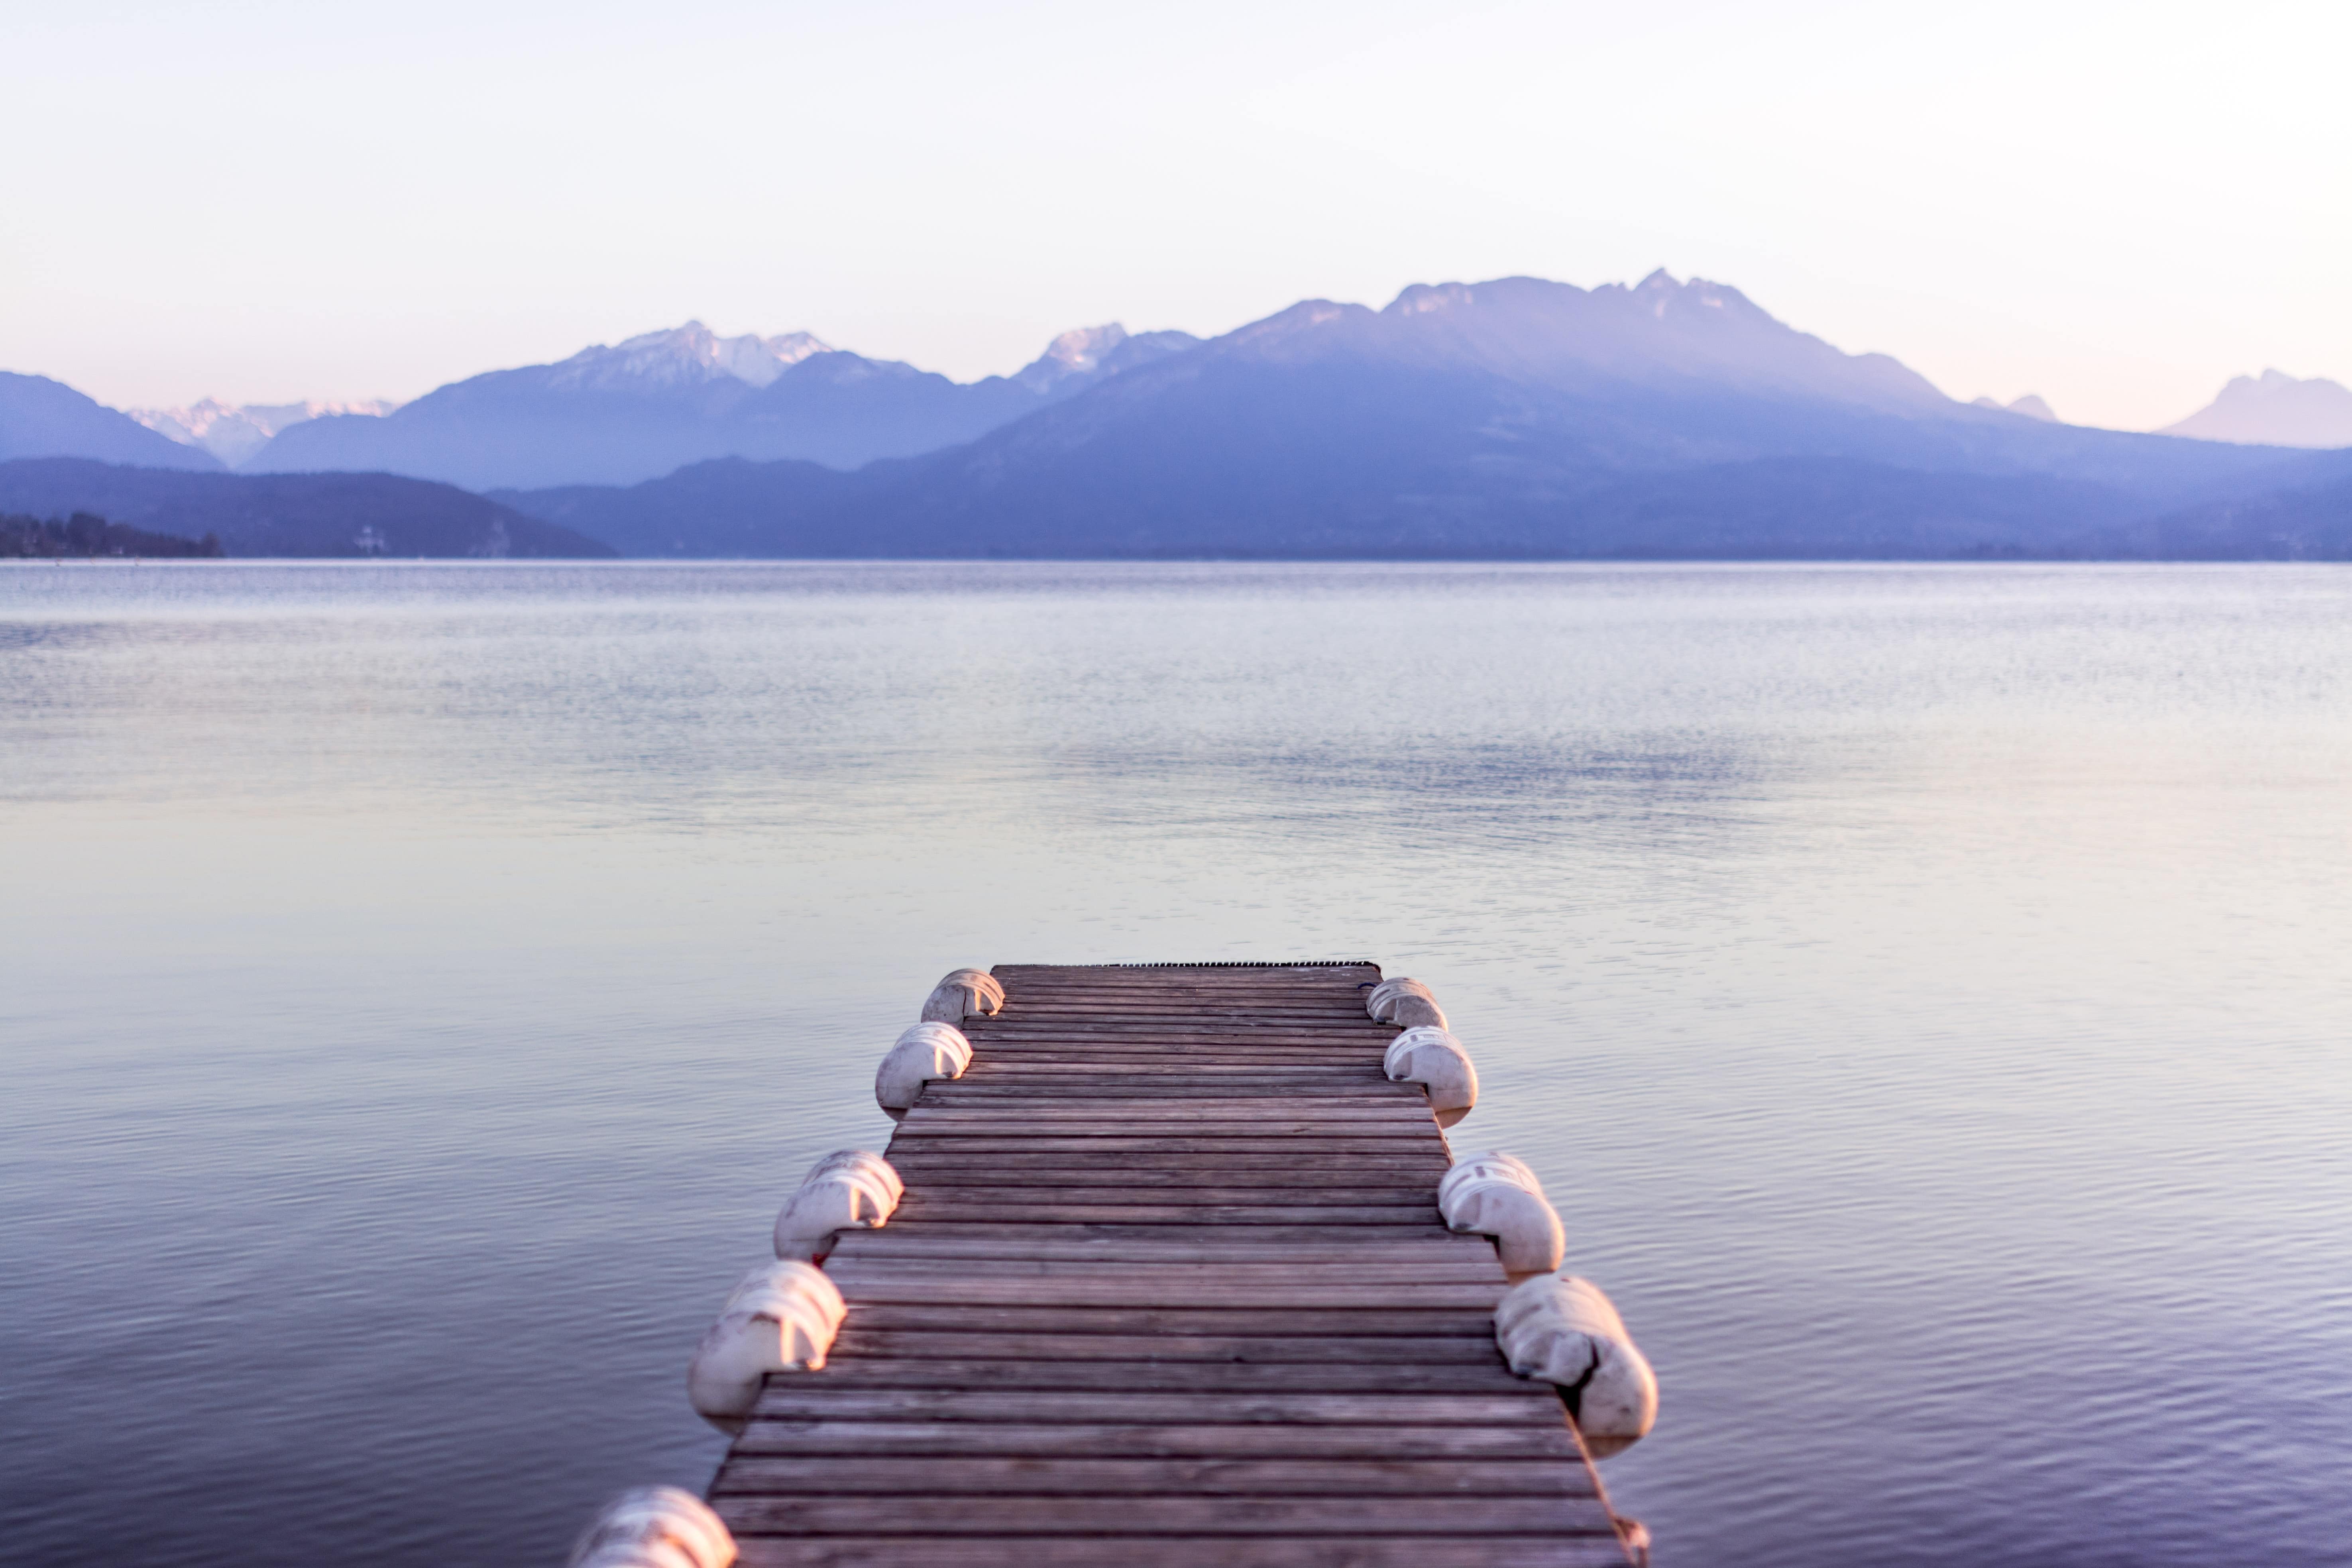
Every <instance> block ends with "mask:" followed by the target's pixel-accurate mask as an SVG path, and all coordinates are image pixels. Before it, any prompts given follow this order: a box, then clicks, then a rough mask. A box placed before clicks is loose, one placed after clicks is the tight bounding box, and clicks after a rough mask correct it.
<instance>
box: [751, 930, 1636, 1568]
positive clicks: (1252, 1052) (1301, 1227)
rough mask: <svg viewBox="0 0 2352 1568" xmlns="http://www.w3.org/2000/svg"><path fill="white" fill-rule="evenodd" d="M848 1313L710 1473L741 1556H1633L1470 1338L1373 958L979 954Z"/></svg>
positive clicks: (1475, 1260) (755, 1566)
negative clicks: (989, 989) (992, 1005)
mask: <svg viewBox="0 0 2352 1568" xmlns="http://www.w3.org/2000/svg"><path fill="white" fill-rule="evenodd" d="M993 973H995V975H996V977H997V979H998V980H999V981H1000V982H1001V983H1002V984H1003V987H1004V991H1005V997H1006V1001H1005V1006H1004V1008H1003V1012H1002V1013H1001V1014H999V1015H997V1016H993V1017H989V1018H977V1017H975V1018H971V1019H968V1020H967V1021H966V1022H965V1023H963V1024H962V1025H961V1027H962V1029H963V1031H964V1033H965V1034H966V1035H967V1036H968V1037H970V1039H971V1045H972V1050H973V1059H972V1063H971V1068H970V1069H969V1070H968V1071H967V1072H966V1073H965V1074H964V1076H963V1077H962V1078H961V1079H957V1080H955V1081H952V1082H935V1083H932V1084H930V1085H929V1087H928V1088H927V1089H925V1090H924V1092H923V1095H922V1098H921V1100H919V1102H918V1103H917V1104H916V1105H915V1107H914V1109H913V1110H910V1111H909V1112H908V1115H907V1117H906V1120H905V1121H903V1122H902V1123H900V1125H899V1127H898V1132H897V1134H896V1135H895V1136H894V1137H893V1138H892V1139H891V1141H890V1145H889V1148H888V1151H887V1154H888V1158H889V1160H890V1162H891V1163H893V1164H894V1165H895V1166H897V1168H898V1171H899V1173H900V1174H901V1175H902V1176H903V1177H904V1178H905V1181H906V1184H907V1192H906V1195H905V1198H904V1200H903V1201H902V1202H901V1204H900V1205H899V1207H898V1213H897V1214H896V1215H895V1216H894V1217H893V1218H892V1219H891V1220H890V1222H889V1224H888V1225H887V1226H885V1227H883V1228H881V1229H877V1230H862V1231H851V1232H846V1233H844V1235H843V1237H842V1238H841V1240H840V1243H839V1245H838V1247H836V1249H835V1251H834V1253H833V1254H832V1256H831V1258H829V1259H828V1260H827V1261H826V1262H825V1264H824V1270H825V1273H826V1274H827V1275H828V1276H829V1277H830V1278H831V1279H833V1280H834V1282H835V1284H836V1285H837V1286H838V1287H839V1288H840V1290H841V1293H842V1295H843V1297H844V1298H845V1300H846V1301H847V1303H848V1307H849V1314H848V1318H847V1320H846V1321H845V1324H844V1326H843V1328H842V1330H841V1331H840V1335H839V1337H838V1339H837V1340H836V1341H835V1343H834V1347H833V1352H832V1357H831V1360H830V1362H829V1363H828V1364H827V1365H826V1366H825V1367H824V1370H823V1371H821V1372H816V1373H779V1374H773V1375H771V1376H770V1377H769V1378H768V1380H767V1384H766V1387H765V1389H764V1391H763V1393H762V1394H761V1397H760V1401H759V1404H758V1405H757V1406H756V1407H755V1408H754V1411H753V1414H752V1418H751V1422H750V1423H749V1425H748V1426H746V1427H745V1429H744V1431H743V1433H742V1435H741V1436H740V1437H739V1438H738V1439H737V1440H736V1442H735V1444H734V1446H733V1447H732V1448H731V1449H730V1451H729V1453H728V1455H727V1458H726V1460H725V1462H724V1464H723V1465H722V1466H721V1467H720V1468H719V1474H718V1477H717V1479H715V1480H714V1481H713V1483H712V1486H711V1490H710V1503H711V1506H712V1507H713V1508H714V1509H716V1510H717V1511H718V1513H719V1516H720V1518H722V1519H723V1520H724V1521H726V1523H727V1525H728V1527H729V1528H730V1529H731V1530H732V1531H734V1534H735V1537H736V1540H737V1542H738V1543H739V1544H740V1551H741V1558H740V1562H741V1563H742V1564H743V1565H744V1568H770V1565H774V1568H783V1565H786V1564H791V1565H794V1568H798V1565H802V1564H829V1565H841V1568H848V1565H857V1568H886V1565H887V1568H989V1565H994V1564H1003V1565H1007V1568H1013V1565H1018V1568H1076V1565H1079V1564H1087V1565H1094V1564H1105V1565H1118V1568H1163V1565H1165V1568H1173V1565H1175V1564H1185V1565H1188V1568H1201V1565H1211V1564H1216V1565H1223V1564H1234V1565H1241V1564H1251V1565H1265V1568H1276V1565H1280V1568H1441V1565H1455V1564H1458V1565H1461V1568H1471V1565H1474V1564H1475V1565H1478V1568H1538V1565H1542V1568H1566V1565H1580V1564H1594V1563H1611V1564H1618V1565H1621V1568H1622V1564H1624V1563H1626V1562H1627V1561H1628V1558H1627V1553H1626V1552H1625V1549H1624V1547H1623V1546H1622V1543H1621V1542H1620V1540H1619V1537H1618V1534H1617V1531H1616V1529H1615V1527H1614V1525H1613V1523H1612V1520H1611V1517H1610V1512H1609V1510H1608V1507H1607V1505H1606V1501H1605V1499H1604V1497H1603V1495H1602V1493H1601V1489H1600V1487H1599V1483H1598V1481H1597V1480H1596V1479H1595V1477H1594V1475H1593V1472H1592V1468H1591V1464H1590V1463H1589V1462H1588V1460H1587V1458H1586V1457H1585V1453H1584V1450H1583V1447H1582V1445H1581V1444H1580V1441H1579V1439H1578V1437H1577V1435H1576V1432H1575V1429H1574V1427H1573V1426H1571V1425H1570V1423H1569V1421H1568V1420H1567V1417H1566V1413H1565V1411H1564V1409H1563V1406H1562V1405H1561V1401H1560V1397H1559V1393H1558V1392H1557V1391H1556V1390H1555V1389H1553V1388H1552V1387H1551V1386H1550V1385H1549V1384H1543V1383H1531V1382H1528V1381H1524V1380H1522V1379H1520V1378H1517V1377H1514V1376H1512V1375H1511V1373H1509V1372H1508V1371H1507V1370H1506V1368H1505V1366H1504V1364H1503V1361H1502V1357H1501V1356H1500V1354H1499V1353H1498V1352H1496V1347H1495V1338H1494V1319H1493V1314H1494V1308H1495V1303H1496V1300H1497V1299H1498V1298H1499V1297H1500V1296H1501V1294H1502V1292H1503V1290H1504V1289H1505V1283H1506V1282H1505V1279H1504V1276H1503V1271H1502V1268H1501V1266H1500V1264H1499V1263H1498V1262H1497V1261H1496V1253H1495V1248H1494V1246H1493V1244H1492V1243H1491V1242H1489V1241H1488V1240H1487V1239H1486V1238H1485V1237H1463V1236H1456V1235H1454V1234H1453V1233H1451V1232H1449V1231H1448V1230H1447V1229H1446V1228H1445V1227H1444V1225H1443V1223H1442V1222H1441V1221H1440V1220H1439V1218H1438V1214H1437V1207H1436V1199H1435V1189H1436V1184H1437V1180H1438V1178H1439V1177H1440V1176H1441V1175H1443V1174H1444V1172H1445V1170H1446V1169H1447V1166H1448V1163H1449V1155H1448V1152H1447V1148H1446V1142H1445V1137H1444V1133H1442V1132H1441V1131H1439V1130H1438V1127H1437V1125H1436V1123H1435V1121H1433V1119H1432V1117H1431V1113H1430V1110H1429V1107H1428V1103H1427V1100H1426V1098H1425V1096H1424V1093H1423V1090H1422V1089H1421V1088H1420V1087H1419V1086H1418V1085H1413V1084H1397V1083H1391V1082H1390V1081H1389V1080H1388V1079H1386V1077H1384V1076H1383V1074H1382V1072H1381V1053H1382V1051H1383V1050H1384V1049H1385V1047H1387V1045H1388V1042H1389V1041H1390V1040H1391V1038H1393V1037H1395V1035H1396V1033H1397V1031H1396V1029H1395V1028H1393V1027H1392V1026H1388V1025H1383V1024H1377V1023H1374V1022H1373V1021H1372V1020H1371V1019H1370V1017H1368V1016H1366V1014H1365V1011H1364V997H1365V994H1366V993H1367V992H1368V991H1369V989H1370V986H1371V985H1372V984H1374V983H1375V982H1377V981H1378V980H1379V979H1380V978H1381V974H1380V971H1379V969H1378V968H1377V967H1375V966H1373V965H1370V964H1299V965H1281V964H1248V965H1229V964H1217V965H1154V966H1149V967H1140V966H1138V967H1124V966H1123V967H1087V968H1078V967H1063V966H1049V965H1023V964H1013V965H1006V966H1003V967H1001V968H999V969H997V970H995V971H994V972H993Z"/></svg>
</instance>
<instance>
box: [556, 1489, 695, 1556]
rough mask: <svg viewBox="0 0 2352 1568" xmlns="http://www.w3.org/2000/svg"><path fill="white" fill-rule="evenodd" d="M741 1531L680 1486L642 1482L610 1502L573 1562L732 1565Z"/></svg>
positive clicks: (575, 1549)
mask: <svg viewBox="0 0 2352 1568" xmlns="http://www.w3.org/2000/svg"><path fill="white" fill-rule="evenodd" d="M734 1561H735V1537H734V1536H733V1535H731V1534H730V1533H729V1532H728V1529H727V1526H726V1525H725V1524H723V1523H722V1522H720V1521H719V1516H718V1515H717V1514H715V1513H713V1512H711V1511H710V1509H709V1505H708V1504H706V1503H705V1502H704V1501H703V1500H701V1499H700V1498H698V1497H696V1496H695V1495H694V1494H693V1493H692V1492H688V1491H680V1490H679V1489H677V1488H676V1487H639V1488H637V1489H635V1490H634V1491H625V1492H623V1493H622V1494H621V1495H620V1496H619V1497H616V1498H614V1500H612V1501H611V1502H609V1503H607V1504H605V1505H604V1512H602V1513H600V1514H598V1515H597V1516H596V1521H595V1522H594V1523H593V1524H591V1525H590V1526H589V1527H588V1529H587V1531H586V1533H584V1534H583V1535H582V1536H581V1537H580V1543H579V1544H578V1545H576V1546H574V1547H573V1548H572V1568H731V1565H732V1564H733V1563H734Z"/></svg>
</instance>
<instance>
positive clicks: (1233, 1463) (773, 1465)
mask: <svg viewBox="0 0 2352 1568" xmlns="http://www.w3.org/2000/svg"><path fill="white" fill-rule="evenodd" d="M711 1490H712V1492H713V1494H714V1495H719V1496H724V1495H726V1494H728V1493H730V1492H741V1493H751V1494H758V1493H765V1494H767V1495H769V1496H785V1495H789V1494H792V1493H802V1494H807V1495H814V1496H853V1495H856V1494H860V1493H868V1494H899V1493H914V1494H929V1495H931V1496H935V1497H962V1496H989V1495H992V1494H1004V1493H1011V1494H1014V1495H1022V1496H1030V1497H1122V1496H1129V1495H1134V1494H1139V1493H1141V1494H1150V1493H1154V1492H1180V1493H1187V1494H1191V1495H1194V1496H1200V1497H1232V1496H1250V1495H1260V1496H1263V1495H1267V1494H1273V1495H1277V1496H1282V1495H1291V1496H1300V1497H1358V1496H1390V1497H1443V1496H1445V1495H1448V1494H1453V1495H1457V1496H1471V1497H1560V1498H1589V1497H1591V1496H1593V1495H1594V1494H1593V1491H1592V1489H1591V1485H1590V1484H1589V1482H1588V1481H1587V1479H1586V1478H1585V1477H1584V1476H1583V1475H1582V1474H1580V1472H1579V1471H1577V1470H1575V1469H1572V1468H1569V1467H1567V1466H1564V1465H1561V1464H1559V1462H1558V1461H1557V1460H1554V1459H1419V1458H1388V1459H1227V1458H1216V1459H1202V1458H1191V1459H1097V1458H1084V1459H1074V1458H1041V1457H1027V1458H976V1457H963V1456H957V1457H952V1458H950V1457H946V1456H941V1455H936V1454H932V1455H907V1456H901V1457H898V1458H884V1457H880V1456H874V1455H861V1456H859V1457H857V1458H831V1457H817V1456H808V1455H803V1456H798V1457H794V1458H740V1459H736V1460H733V1461H731V1462H730V1463H729V1464H728V1465H727V1467H726V1468H723V1469H722V1470H720V1471H719V1479H718V1480H717V1481H716V1482H715V1483H713V1485H712V1487H711Z"/></svg>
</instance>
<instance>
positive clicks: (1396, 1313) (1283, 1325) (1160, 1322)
mask: <svg viewBox="0 0 2352 1568" xmlns="http://www.w3.org/2000/svg"><path fill="white" fill-rule="evenodd" d="M849 1324H850V1326H851V1327H861V1326H862V1327H866V1328H875V1329H922V1330H931V1331H940V1330H960V1329H969V1330H971V1331H972V1332H974V1333H987V1332H991V1331H1002V1332H1008V1333H1071V1334H1092V1333H1099V1334H1249V1335H1266V1336H1280V1337H1299V1338H1315V1337H1318V1336H1321V1335H1325V1334H1341V1335H1346V1336H1349V1337H1350V1338H1391V1337H1393V1338H1397V1339H1402V1340H1407V1341H1412V1340H1422V1339H1433V1338H1439V1337H1449V1336H1450V1337H1459V1338H1462V1339H1466V1340H1472V1341H1475V1342H1477V1343H1479V1344H1482V1345H1486V1346H1488V1347H1490V1348H1491V1347H1492V1346H1493V1344H1494V1342H1495V1315H1494V1312H1493V1311H1492V1310H1491V1309H1478V1310H1471V1309H1462V1308H1450V1307H1400V1306H1386V1305H1384V1306H1379V1307H1361V1308H1349V1307H1328V1308H1325V1307H1318V1308H1302V1309H1297V1310H1267V1309H1263V1308H1250V1307H1164V1306H1162V1307H1062V1306H1054V1307H1041V1306H991V1305H980V1304H965V1305H955V1304H950V1305H947V1306H940V1305H937V1304H935V1303H930V1302H924V1301H856V1300H854V1301H852V1302H850V1303H849Z"/></svg>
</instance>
